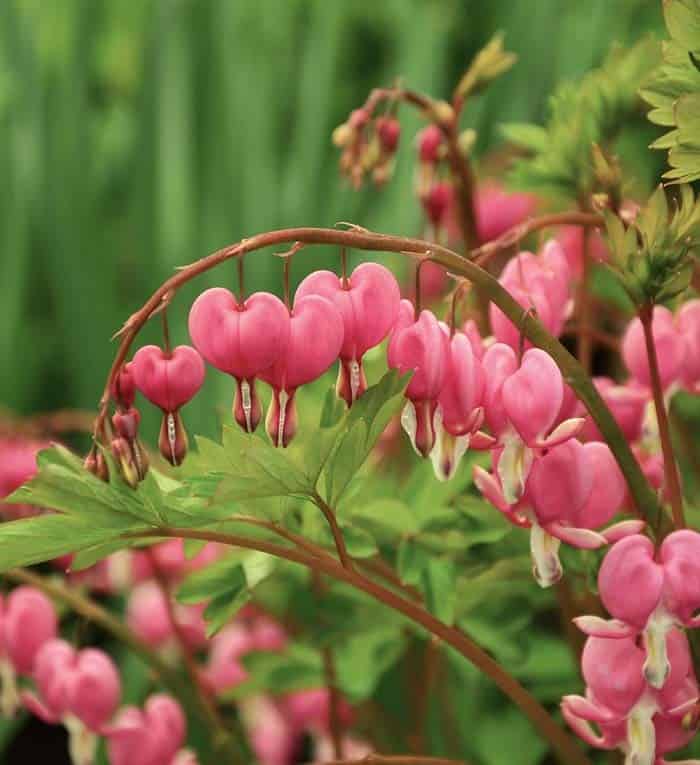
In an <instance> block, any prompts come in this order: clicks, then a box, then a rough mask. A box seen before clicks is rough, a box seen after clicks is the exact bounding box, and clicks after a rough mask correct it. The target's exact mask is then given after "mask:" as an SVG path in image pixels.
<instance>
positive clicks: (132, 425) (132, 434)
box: [112, 407, 141, 441]
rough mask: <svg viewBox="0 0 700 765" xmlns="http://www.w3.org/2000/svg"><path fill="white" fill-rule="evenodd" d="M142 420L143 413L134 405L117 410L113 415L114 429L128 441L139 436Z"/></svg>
mask: <svg viewBox="0 0 700 765" xmlns="http://www.w3.org/2000/svg"><path fill="white" fill-rule="evenodd" d="M140 422H141V414H140V413H139V410H138V409H135V408H134V407H130V408H129V409H123V410H121V411H117V412H115V413H114V414H113V415H112V425H113V426H114V430H115V431H116V432H117V434H118V435H120V436H122V437H123V438H126V439H127V441H133V440H134V439H135V438H136V437H137V435H138V432H139V423H140Z"/></svg>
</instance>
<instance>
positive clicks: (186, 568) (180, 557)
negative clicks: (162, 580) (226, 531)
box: [135, 539, 222, 581]
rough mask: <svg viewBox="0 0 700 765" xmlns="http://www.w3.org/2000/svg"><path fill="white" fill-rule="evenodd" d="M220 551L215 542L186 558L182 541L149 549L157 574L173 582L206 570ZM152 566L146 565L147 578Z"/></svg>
mask: <svg viewBox="0 0 700 765" xmlns="http://www.w3.org/2000/svg"><path fill="white" fill-rule="evenodd" d="M221 550H222V548H221V546H220V545H218V544H216V543H215V542H207V544H205V545H204V547H202V549H201V550H200V551H199V552H198V553H197V554H196V555H194V556H192V557H191V558H188V557H187V556H186V555H185V547H184V542H183V540H182V539H169V540H167V541H166V542H160V543H159V544H157V545H153V546H152V547H150V548H149V552H150V555H151V557H152V561H153V562H154V563H155V565H156V566H157V567H158V571H159V573H160V574H162V575H163V576H166V577H167V578H168V579H175V580H177V579H180V578H181V577H183V576H186V575H187V574H190V573H192V572H193V571H199V570H200V569H203V568H206V567H207V566H208V565H209V564H210V563H213V562H214V561H215V560H218V558H220V557H221ZM152 565H153V564H152V563H151V562H149V563H148V564H147V567H146V568H147V573H148V577H150V576H152V570H151V569H152ZM135 581H138V579H136V580H135Z"/></svg>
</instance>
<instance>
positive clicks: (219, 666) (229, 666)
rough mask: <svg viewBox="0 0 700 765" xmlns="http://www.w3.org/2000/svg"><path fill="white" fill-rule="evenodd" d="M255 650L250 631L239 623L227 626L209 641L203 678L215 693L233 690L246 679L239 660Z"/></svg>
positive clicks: (246, 674)
mask: <svg viewBox="0 0 700 765" xmlns="http://www.w3.org/2000/svg"><path fill="white" fill-rule="evenodd" d="M254 650H256V646H255V642H254V640H253V636H252V635H251V633H250V630H249V629H247V628H246V627H245V626H244V625H242V624H239V623H234V624H229V625H227V626H226V627H224V628H223V629H222V630H221V632H219V633H217V634H216V635H215V636H214V637H213V638H212V641H211V648H210V650H209V658H208V661H207V666H206V668H205V670H204V677H205V679H206V680H207V682H208V683H209V685H210V687H211V688H213V689H214V691H215V692H217V693H222V692H223V691H227V690H230V689H231V688H235V687H236V686H237V685H240V684H241V683H242V682H244V681H245V680H247V679H248V673H247V671H246V670H245V668H244V667H243V664H242V663H241V658H242V657H243V656H245V655H246V654H248V653H250V652H251V651H254Z"/></svg>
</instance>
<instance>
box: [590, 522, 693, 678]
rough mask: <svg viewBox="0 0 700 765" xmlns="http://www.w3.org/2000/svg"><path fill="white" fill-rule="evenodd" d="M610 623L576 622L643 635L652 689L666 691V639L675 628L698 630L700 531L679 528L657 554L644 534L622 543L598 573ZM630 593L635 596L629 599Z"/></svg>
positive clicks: (603, 633)
mask: <svg viewBox="0 0 700 765" xmlns="http://www.w3.org/2000/svg"><path fill="white" fill-rule="evenodd" d="M598 589H599V591H600V597H601V600H602V601H603V605H604V606H605V608H606V609H607V611H608V613H610V615H611V616H612V617H613V618H612V619H611V620H609V621H605V620H604V619H600V618H598V617H591V616H585V617H580V618H578V619H577V620H576V623H577V624H578V626H579V627H580V629H582V630H583V631H584V632H586V633H587V634H589V635H596V636H600V637H620V638H621V637H630V636H636V635H637V634H640V633H641V635H642V636H643V639H644V645H645V649H646V661H645V664H644V675H645V677H646V679H647V682H648V683H649V684H650V685H651V686H653V687H654V688H662V687H664V683H665V681H666V678H667V676H668V673H669V671H670V668H671V667H670V663H669V659H668V650H667V636H668V634H669V632H670V631H671V630H672V628H673V627H674V625H682V626H686V627H697V626H700V619H699V618H698V617H697V616H696V615H695V614H696V612H697V611H698V609H700V533H698V532H696V531H692V530H690V529H681V530H679V531H674V532H673V533H671V534H669V535H668V536H667V537H666V538H665V539H664V541H663V542H662V543H661V545H660V547H659V549H658V552H657V551H655V549H654V545H653V543H652V542H651V540H650V539H648V538H647V537H645V536H642V535H641V534H635V535H633V536H629V537H627V538H626V539H622V540H620V541H618V542H617V543H616V544H615V545H614V546H613V547H612V548H611V549H610V550H609V551H608V553H607V555H606V556H605V559H604V560H603V564H602V565H601V567H600V572H599V574H598ZM630 593H634V596H631V595H630Z"/></svg>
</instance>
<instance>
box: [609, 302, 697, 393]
mask: <svg viewBox="0 0 700 765" xmlns="http://www.w3.org/2000/svg"><path fill="white" fill-rule="evenodd" d="M651 331H652V335H653V338H654V346H655V347H656V357H657V360H658V364H659V377H660V378H661V385H662V387H663V389H664V390H667V389H669V388H670V386H671V385H673V384H674V383H675V382H677V381H678V379H679V378H680V376H681V374H682V371H683V357H684V342H683V337H682V335H681V334H680V332H679V331H678V327H677V326H676V322H675V320H674V317H673V314H672V313H671V312H670V311H669V310H668V308H664V306H655V307H654V313H653V315H652V325H651ZM622 358H623V360H624V362H625V366H626V367H627V369H628V370H629V372H630V374H631V375H632V377H633V378H634V379H635V380H636V381H637V382H638V383H640V384H641V385H644V386H645V387H647V388H650V387H651V373H650V371H649V357H648V355H647V349H646V342H645V340H644V329H643V327H642V322H641V321H640V319H639V318H635V319H632V321H631V322H630V323H629V324H628V325H627V329H626V330H625V335H624V337H623V338H622Z"/></svg>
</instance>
